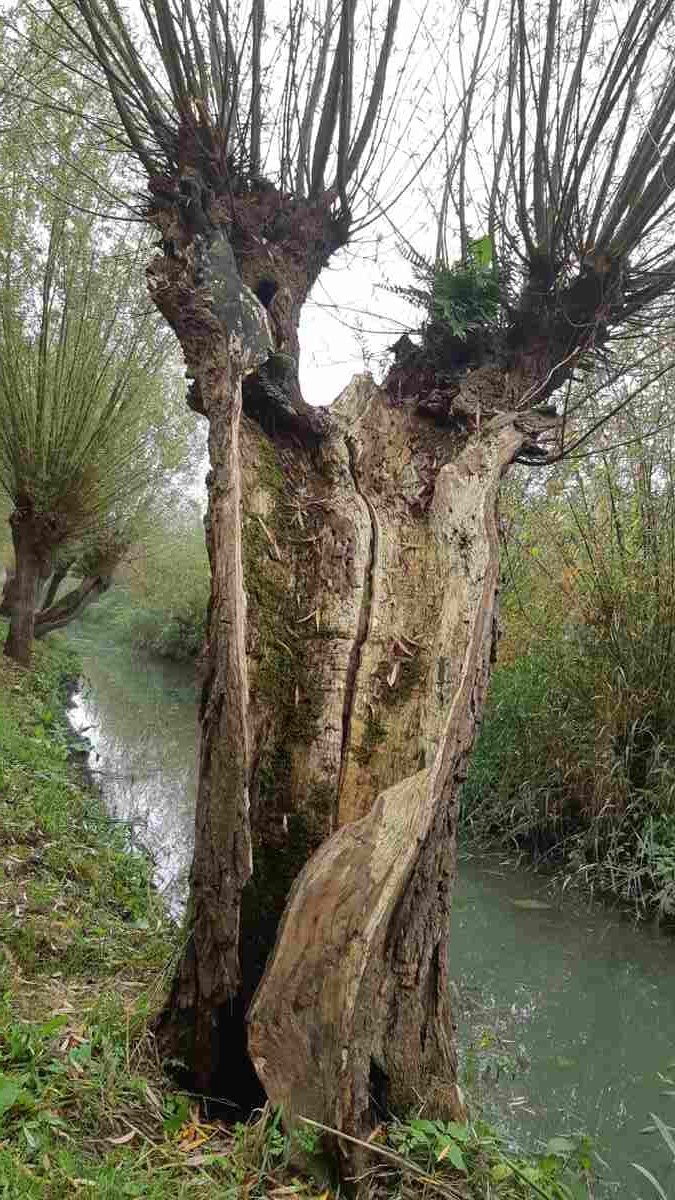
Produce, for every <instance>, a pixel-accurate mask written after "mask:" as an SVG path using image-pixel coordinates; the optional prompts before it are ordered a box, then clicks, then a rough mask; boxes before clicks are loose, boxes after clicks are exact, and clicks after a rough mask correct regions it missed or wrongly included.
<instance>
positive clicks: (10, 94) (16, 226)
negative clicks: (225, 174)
mask: <svg viewBox="0 0 675 1200" xmlns="http://www.w3.org/2000/svg"><path fill="white" fill-rule="evenodd" d="M59 28H60V27H59ZM56 32H58V31H56ZM43 33H44V38H43V40H42V43H41V47H40V50H39V52H37V53H36V52H34V51H32V50H31V47H30V45H29V44H28V43H27V40H23V41H22V42H20V43H18V46H17V43H16V40H15V39H14V40H12V39H11V38H10V39H9V41H10V46H11V48H12V49H13V50H14V51H15V52H16V50H17V49H18V51H19V66H18V68H17V59H16V58H15V59H14V66H15V68H17V69H16V76H18V77H19V78H20V77H21V58H20V55H21V54H23V57H24V58H25V60H26V63H25V69H26V71H28V70H29V71H30V74H29V76H28V81H29V82H30V86H31V89H33V88H35V89H36V91H37V92H38V93H39V91H40V89H42V90H43V91H45V90H47V89H48V94H49V95H50V97H51V102H52V103H51V108H50V110H49V111H46V110H38V109H36V108H35V107H33V108H31V106H30V105H28V104H26V102H25V97H24V95H23V94H22V92H21V87H20V85H19V88H18V92H17V90H16V88H17V78H16V76H15V78H14V80H13V83H14V88H13V87H12V81H8V86H7V87H6V89H5V91H4V93H3V115H4V119H5V122H6V124H5V125H4V132H3V137H2V140H1V142H0V161H1V165H2V173H3V192H2V198H1V200H0V278H1V282H0V331H1V340H0V487H1V488H2V490H3V491H4V493H5V495H6V496H7V497H8V498H9V501H10V503H11V508H12V511H11V514H10V517H9V523H10V526H11V532H12V541H13V547H14V557H15V573H14V576H13V578H12V579H11V582H10V585H9V586H8V587H6V588H5V595H4V598H3V600H4V603H3V609H4V610H5V613H6V615H9V616H10V629H9V634H8V637H7V642H6V647H5V650H6V653H7V654H9V655H11V656H12V657H14V658H16V659H18V660H19V661H20V662H23V663H27V662H28V660H29V657H30V648H31V642H32V639H33V634H34V632H35V626H36V610H37V608H38V606H39V604H41V605H42V608H43V611H42V612H40V614H39V615H38V616H37V628H38V631H39V632H40V633H41V634H44V633H46V632H48V631H49V630H50V629H53V628H59V627H60V626H62V625H63V624H65V623H66V622H67V621H68V620H69V619H71V618H72V616H74V615H75V614H76V613H77V612H78V611H80V610H81V608H82V606H83V605H84V604H85V603H88V602H90V601H91V599H92V598H94V597H95V596H96V595H97V594H99V593H100V591H101V590H104V589H105V587H106V586H107V585H108V582H109V579H110V576H111V573H112V570H113V569H114V566H115V565H116V563H117V562H118V561H119V559H120V557H121V556H122V555H123V553H124V551H125V548H126V547H127V546H128V545H129V544H130V542H131V540H132V539H133V536H134V525H135V523H136V522H137V519H138V516H139V513H140V511H141V509H143V508H144V507H147V503H148V498H149V496H150V495H151V494H152V492H153V491H154V490H155V489H156V487H157V485H158V483H159V481H160V479H161V478H162V477H163V474H164V471H165V469H166V468H167V467H168V466H169V465H170V464H172V463H173V462H174V461H175V458H176V455H177V454H180V453H181V451H182V450H183V449H184V443H185V435H186V417H185V415H184V409H183V406H182V404H181V402H180V400H181V398H180V391H181V388H180V384H179V381H178V377H177V373H176V371H175V363H174V364H173V374H172V360H171V354H172V346H171V340H172V339H171V338H170V335H169V334H168V331H162V330H161V329H160V328H159V327H158V322H157V319H156V314H155V313H154V312H153V309H152V307H151V306H150V305H149V304H148V301H147V297H146V296H145V295H144V291H143V288H142V286H141V281H140V279H139V275H140V266H139V255H142V254H144V253H145V246H144V244H143V243H142V242H139V233H138V231H135V232H134V235H133V236H132V237H131V238H129V236H128V232H127V231H125V233H126V236H120V230H119V229H118V228H116V227H115V226H113V225H111V224H110V222H107V223H106V221H105V220H103V219H102V218H103V215H104V210H103V207H102V196H103V195H104V194H105V193H106V191H107V192H108V195H109V196H110V195H112V194H113V189H114V187H115V177H116V175H119V166H118V165H116V164H115V161H114V160H113V161H112V162H111V158H110V153H109V151H108V150H107V149H106V148H104V147H102V146H101V144H100V142H101V137H100V130H97V131H96V135H95V136H92V132H91V130H90V129H88V128H87V127H86V126H85V127H84V130H83V113H84V112H85V111H86V110H87V108H88V107H89V105H90V104H91V97H92V84H91V83H90V82H89V81H87V80H86V79H84V80H83V79H82V78H77V77H76V76H74V75H73V74H71V73H69V72H68V71H67V70H66V69H65V65H64V63H62V62H60V61H59V59H58V41H57V40H56V37H55V31H54V30H49V29H44V30H43ZM7 38H8V32H7V29H6V28H5V27H3V39H4V40H6V39H7ZM4 49H5V50H7V46H5V47H4ZM69 566H73V567H75V568H76V569H77V571H78V573H79V574H80V575H81V579H80V582H79V583H78V584H77V585H76V586H74V587H73V588H72V589H71V590H70V591H69V592H68V593H67V595H63V596H61V597H60V598H59V599H58V603H55V601H56V591H57V588H58V585H59V583H60V582H61V581H62V579H63V578H65V575H66V573H67V568H68V567H69ZM64 568H65V569H64Z"/></svg>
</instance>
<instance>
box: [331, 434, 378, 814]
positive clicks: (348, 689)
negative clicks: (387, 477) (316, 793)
mask: <svg viewBox="0 0 675 1200" xmlns="http://www.w3.org/2000/svg"><path fill="white" fill-rule="evenodd" d="M345 445H346V447H347V454H348V456H349V473H350V475H351V477H352V480H353V482H354V488H355V490H356V493H357V495H359V496H360V497H361V499H362V500H363V501H364V503H365V505H366V507H367V509H368V516H369V517H370V546H369V549H368V559H367V561H366V567H365V572H364V579H363V592H362V595H361V610H360V612H359V622H358V627H357V630H356V637H355V639H354V643H353V645H352V648H351V651H350V654H349V662H348V664H347V678H346V681H345V697H344V707H343V709H342V744H341V748H340V772H339V776H338V787H337V796H336V800H335V816H334V822H333V824H334V826H335V827H337V824H338V819H337V818H338V812H339V805H340V793H341V791H342V784H343V781H344V774H345V768H346V765H347V756H348V753H349V737H350V732H351V725H352V715H353V711H354V700H355V697H356V681H357V678H358V673H359V667H360V666H361V655H362V651H363V647H364V645H365V643H366V641H367V640H368V634H369V632H370V618H371V612H372V607H373V590H374V578H375V568H376V565H377V517H376V515H375V509H374V508H373V506H372V504H371V502H370V500H369V498H368V496H367V495H366V493H365V492H364V491H362V489H361V486H360V484H359V475H358V470H357V465H356V450H355V447H354V442H353V440H352V438H351V437H349V436H346V437H345Z"/></svg>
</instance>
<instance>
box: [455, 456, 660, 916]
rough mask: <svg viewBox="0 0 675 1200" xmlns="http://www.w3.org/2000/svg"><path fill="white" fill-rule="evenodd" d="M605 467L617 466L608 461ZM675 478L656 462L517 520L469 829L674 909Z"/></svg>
mask: <svg viewBox="0 0 675 1200" xmlns="http://www.w3.org/2000/svg"><path fill="white" fill-rule="evenodd" d="M605 466H606V464H605ZM674 515H675V486H674V485H673V480H672V478H671V476H670V473H669V471H668V469H667V468H666V467H665V466H662V467H661V468H660V469H659V470H655V469H651V470H647V469H646V466H645V462H644V458H641V459H640V460H639V461H637V462H634V463H632V464H631V463H629V464H626V463H624V464H623V467H622V470H621V471H618V470H617V471H616V473H614V474H612V473H610V472H608V471H607V470H606V469H605V468H603V471H602V473H600V472H595V473H591V472H589V473H587V475H586V476H585V477H583V478H582V477H581V476H580V475H579V474H578V473H577V474H576V475H575V477H574V478H573V479H571V480H568V481H566V483H565V485H564V486H563V487H561V488H557V489H556V490H555V492H554V494H552V495H551V494H550V493H549V494H547V495H544V494H542V495H541V496H539V497H538V499H537V501H536V502H535V503H530V505H529V506H528V508H527V509H526V510H525V511H524V512H523V513H521V515H520V517H519V527H518V533H519V542H518V547H517V549H514V548H513V546H512V547H511V550H510V572H509V581H508V586H507V589H506V603H505V621H506V631H507V632H506V639H505V654H504V656H503V657H504V661H503V663H502V665H501V666H500V667H498V669H497V671H496V673H495V676H494V679H493V682H492V686H491V692H490V698H489V702H488V707H487V710H486V715H485V721H484V724H483V728H482V731H481V734H480V737H479V740H478V743H477V747H476V752H475V754H474V758H473V762H472V764H471V768H470V773H469V778H468V780H467V783H466V785H465V788H464V792H463V801H462V811H463V818H464V824H465V830H466V831H467V832H468V833H470V834H472V835H473V836H474V837H476V838H478V839H480V840H481V841H498V842H499V843H501V844H503V843H505V842H507V843H508V844H510V845H511V846H517V847H519V848H523V849H525V848H526V849H527V850H528V851H530V852H532V853H534V854H535V856H537V857H542V856H543V857H546V858H547V859H549V860H553V861H555V862H557V863H558V864H559V865H560V864H562V865H563V866H564V870H565V873H566V875H567V876H568V877H569V878H575V879H577V880H579V881H581V882H583V883H584V884H585V885H586V886H588V887H591V888H593V887H595V888H598V889H601V890H603V891H609V892H611V893H613V894H615V895H616V896H618V897H619V898H620V899H621V900H623V901H626V902H629V903H630V904H632V905H633V906H634V907H635V908H636V910H637V911H638V912H639V913H645V912H647V911H650V910H654V909H656V910H657V911H658V913H659V914H660V915H662V916H664V917H668V918H675V521H674Z"/></svg>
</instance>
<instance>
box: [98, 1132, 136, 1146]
mask: <svg viewBox="0 0 675 1200" xmlns="http://www.w3.org/2000/svg"><path fill="white" fill-rule="evenodd" d="M135 1137H136V1130H135V1129H130V1130H129V1132H128V1133H121V1134H120V1136H119V1137H109V1138H106V1139H105V1140H106V1142H110V1145H111V1146H126V1144H127V1142H130V1141H132V1139H133V1138H135Z"/></svg>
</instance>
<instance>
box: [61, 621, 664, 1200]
mask: <svg viewBox="0 0 675 1200" xmlns="http://www.w3.org/2000/svg"><path fill="white" fill-rule="evenodd" d="M67 636H68V641H69V643H70V644H71V645H73V646H74V648H75V649H76V650H77V651H78V653H79V655H80V657H81V659H82V661H83V664H84V671H85V676H86V678H85V681H84V683H83V686H82V689H81V691H80V693H79V694H78V696H77V698H76V703H75V707H74V709H73V713H72V719H73V723H74V724H75V725H76V727H77V728H78V729H79V730H81V731H83V732H85V734H86V736H87V737H88V738H89V740H90V743H91V754H90V756H89V760H90V767H91V769H92V771H93V772H94V774H95V775H96V777H97V778H98V779H99V780H100V783H101V786H102V788H103V792H104V795H105V797H106V800H107V803H108V805H109V808H110V810H111V812H112V813H113V815H114V816H115V817H117V818H118V819H120V820H124V821H127V822H129V824H130V827H131V829H132V831H133V837H134V838H135V839H136V840H137V841H138V842H139V843H142V844H143V845H144V846H145V847H147V849H148V850H149V852H150V853H151V855H152V857H153V860H154V863H155V869H156V880H157V884H158V887H159V888H161V889H162V890H163V891H164V892H165V894H166V896H167V899H168V902H169V903H170V905H171V907H172V910H173V911H174V913H176V914H178V913H179V912H180V909H181V905H182V901H183V897H184V895H185V889H186V881H187V872H188V869H189V864H190V853H191V841H192V821H193V812H194V803H195V750H196V735H197V731H196V701H197V687H196V683H195V679H194V673H193V672H192V671H191V670H190V669H188V668H180V667H176V666H169V665H164V664H161V663H158V662H156V661H154V660H149V659H146V658H144V657H143V656H142V655H139V654H138V653H136V652H135V651H133V650H132V649H131V648H130V647H129V646H128V645H127V644H125V643H124V642H121V641H117V640H106V636H105V633H104V630H103V628H102V624H101V622H100V620H95V621H91V620H90V621H88V620H87V618H86V616H85V619H84V621H83V622H81V623H80V624H79V625H78V626H76V627H74V629H73V630H72V631H71V632H69V633H68V635H67ZM452 948H453V949H452V962H453V966H454V984H455V986H456V989H457V993H458V1002H457V1008H458V1023H459V1036H460V1045H461V1054H462V1065H463V1072H464V1080H465V1085H466V1086H467V1087H468V1089H469V1091H470V1092H472V1093H474V1094H476V1093H477V1094H478V1095H479V1096H480V1099H481V1102H482V1105H483V1106H484V1109H485V1111H486V1115H487V1116H489V1117H490V1118H491V1119H492V1120H494V1121H495V1122H497V1123H499V1124H500V1125H501V1126H502V1127H504V1128H505V1129H506V1130H507V1131H508V1133H509V1134H510V1135H511V1136H512V1137H513V1138H514V1139H515V1140H517V1141H518V1142H519V1143H521V1144H523V1145H525V1146H527V1147H529V1148H537V1147H540V1146H541V1145H543V1143H545V1142H546V1140H547V1139H548V1138H549V1137H550V1136H552V1135H554V1134H566V1133H577V1132H580V1131H584V1132H587V1133H588V1134H590V1135H591V1137H592V1138H593V1142H594V1145H595V1148H596V1150H597V1152H598V1153H599V1154H600V1155H601V1156H602V1158H603V1159H604V1160H605V1162H606V1168H605V1176H606V1179H607V1181H608V1185H613V1186H608V1187H607V1188H604V1189H603V1191H610V1193H614V1194H616V1195H618V1196H622V1197H630V1198H633V1197H639V1196H642V1197H645V1200H647V1197H648V1196H649V1195H650V1194H651V1190H650V1187H649V1185H648V1184H647V1182H646V1181H645V1180H644V1179H641V1178H640V1176H639V1175H638V1173H637V1172H636V1171H635V1170H634V1169H633V1167H632V1166H631V1163H632V1162H635V1161H637V1162H640V1163H642V1164H643V1165H644V1166H646V1167H647V1168H648V1169H649V1170H651V1171H652V1172H653V1173H654V1174H655V1175H657V1177H658V1178H660V1179H661V1181H662V1182H665V1185H666V1187H667V1188H668V1194H669V1195H670V1194H672V1195H673V1196H675V1178H673V1177H672V1176H670V1177H669V1176H668V1156H667V1153H666V1152H665V1150H664V1148H663V1146H662V1144H661V1143H660V1139H659V1138H658V1137H657V1136H656V1135H655V1134H654V1133H653V1132H652V1133H650V1132H644V1130H645V1129H646V1128H647V1127H648V1126H649V1125H650V1116H649V1114H650V1112H654V1111H655V1112H657V1113H658V1114H659V1115H660V1116H661V1118H662V1119H663V1120H665V1121H666V1123H667V1124H668V1125H673V1126H675V1095H674V1094H673V1093H674V1092H675V1088H673V1087H670V1088H669V1085H668V1084H667V1083H666V1082H664V1077H667V1076H668V1075H670V1076H671V1077H672V1076H673V1074H674V1073H675V1066H674V1065H673V1064H674V1063H675V942H673V940H672V939H670V938H668V937H666V936H663V935H660V934H659V932H658V930H656V929H653V928H640V929H636V928H634V927H633V926H632V924H631V923H630V922H629V921H627V920H626V919H625V918H624V917H622V916H621V915H620V914H619V913H615V912H611V911H608V910H606V909H605V908H603V907H601V906H598V905H596V906H594V907H592V908H589V907H588V906H586V905H584V904H583V903H579V901H578V900H574V899H573V898H571V897H564V898H563V899H562V901H561V900H560V899H556V898H555V897H552V896H551V894H550V893H549V892H548V891H547V886H546V881H545V880H542V879H541V878H539V877H537V876H535V875H533V874H532V873H530V872H527V871H525V870H514V869H513V868H512V867H509V866H502V865H500V864H499V862H498V861H489V862H485V861H482V862H479V861H477V860H476V859H463V860H462V861H461V862H460V871H459V880H458V887H457V892H456V900H455V912H454V924H453V930H452ZM668 1091H670V1092H671V1094H670V1095H668V1094H667V1093H668Z"/></svg>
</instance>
